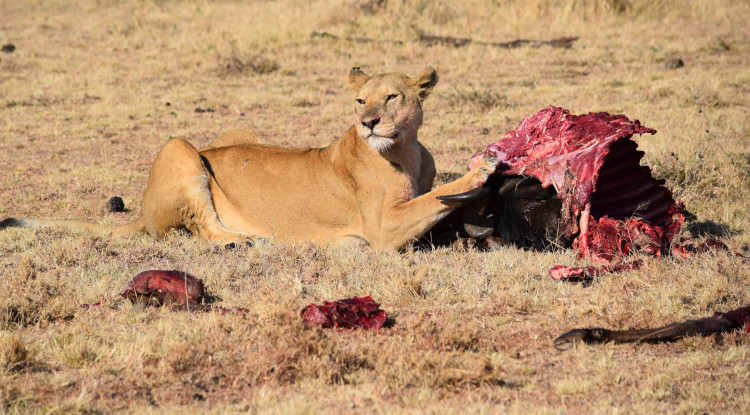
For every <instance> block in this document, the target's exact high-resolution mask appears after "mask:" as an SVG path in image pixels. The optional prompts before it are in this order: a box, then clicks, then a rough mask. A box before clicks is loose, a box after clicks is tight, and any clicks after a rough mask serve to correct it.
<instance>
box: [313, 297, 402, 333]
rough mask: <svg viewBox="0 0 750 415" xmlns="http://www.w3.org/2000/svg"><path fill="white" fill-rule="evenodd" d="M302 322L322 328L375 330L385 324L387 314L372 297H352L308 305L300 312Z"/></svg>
mask: <svg viewBox="0 0 750 415" xmlns="http://www.w3.org/2000/svg"><path fill="white" fill-rule="evenodd" d="M300 316H301V317H302V319H303V320H305V321H306V322H308V323H310V324H315V325H318V326H321V327H323V328H331V327H342V328H363V329H377V328H380V327H382V326H383V324H385V319H386V317H388V314H387V313H386V312H385V311H383V310H381V309H380V304H378V303H376V302H375V301H373V299H372V297H370V296H367V297H361V298H360V297H354V298H347V299H343V300H338V301H334V302H328V301H326V302H324V304H323V305H315V304H310V305H308V306H307V307H305V308H303V309H302V311H301V312H300Z"/></svg>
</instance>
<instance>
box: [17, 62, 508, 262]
mask: <svg viewBox="0 0 750 415" xmlns="http://www.w3.org/2000/svg"><path fill="white" fill-rule="evenodd" d="M348 79H349V84H350V86H351V88H352V89H353V90H354V91H355V92H356V94H357V95H356V98H355V125H354V126H353V127H351V128H350V129H349V130H348V131H347V132H346V133H344V135H343V136H342V137H341V138H339V139H338V140H336V141H334V142H333V143H332V144H330V145H329V146H328V147H325V148H304V149H288V148H281V147H274V146H267V145H262V144H259V143H258V142H259V140H258V138H257V136H256V135H255V134H254V133H253V132H252V131H249V130H237V131H232V132H230V133H227V134H224V135H223V136H221V137H219V138H218V139H217V140H216V141H215V142H214V143H212V144H211V146H209V147H208V148H206V149H203V150H201V151H198V150H197V149H195V148H194V147H193V146H192V145H191V144H190V143H188V142H187V141H185V140H183V139H173V140H170V141H169V142H168V143H167V144H166V145H165V146H164V147H163V148H162V150H161V151H160V152H159V154H158V155H157V157H156V160H155V161H154V164H153V166H152V168H151V171H150V174H149V179H148V186H147V189H146V192H145V194H144V197H143V202H142V218H140V219H139V220H137V221H136V222H134V223H132V224H128V225H123V226H120V227H104V226H101V225H96V224H91V223H87V222H81V221H45V220H26V221H24V222H25V225H27V226H45V225H63V226H68V227H72V228H89V229H94V230H101V231H110V232H114V233H119V234H128V233H132V232H135V231H147V232H149V233H150V234H154V235H161V234H163V233H164V232H166V231H167V230H169V229H170V228H176V227H184V228H187V229H189V230H190V231H191V232H193V234H195V235H199V236H201V237H203V238H206V239H208V240H211V241H216V242H219V243H232V242H236V241H238V240H242V239H243V238H249V239H261V238H262V239H270V240H274V241H285V242H302V241H310V242H314V243H334V244H345V245H357V246H362V245H370V246H372V247H373V248H374V249H376V250H391V249H400V248H403V247H404V246H406V245H408V244H409V243H411V242H413V241H414V240H415V239H416V238H419V237H420V236H422V235H424V234H425V233H426V232H427V231H428V230H429V229H430V228H431V227H432V226H433V225H434V224H436V223H437V222H438V221H439V220H440V219H442V218H443V217H445V215H447V214H448V213H450V212H451V211H452V210H454V209H455V208H456V207H458V205H457V204H456V203H455V202H453V203H445V202H441V201H439V200H438V199H436V197H437V196H443V195H449V194H455V193H461V192H465V191H468V190H471V189H474V188H476V187H478V186H481V185H482V183H484V181H485V180H486V179H487V175H488V174H489V173H491V172H492V171H493V170H494V167H495V165H494V164H493V163H494V161H492V160H487V161H486V162H484V163H483V164H482V165H480V166H479V167H477V168H475V169H474V170H471V171H469V172H468V173H467V174H466V175H464V176H463V177H461V178H459V179H458V180H456V181H454V182H452V183H449V184H446V185H443V186H441V187H439V188H437V189H435V190H431V188H432V184H433V180H434V177H435V164H434V161H433V158H432V156H431V155H430V153H429V152H428V151H427V149H425V147H424V146H422V144H420V143H419V141H418V140H417V131H418V129H419V127H420V126H421V124H422V101H423V100H424V99H425V98H426V97H427V96H428V95H429V93H430V91H431V90H432V88H433V87H434V86H435V84H436V83H437V80H438V77H437V73H436V72H435V70H434V69H432V68H429V67H428V68H426V69H425V70H424V71H423V72H422V73H421V74H419V75H418V76H417V77H415V78H409V77H407V76H406V75H404V74H400V73H387V74H380V75H374V76H368V75H366V74H365V73H364V72H362V71H361V70H359V68H354V69H352V71H351V72H350V74H349V78H348Z"/></svg>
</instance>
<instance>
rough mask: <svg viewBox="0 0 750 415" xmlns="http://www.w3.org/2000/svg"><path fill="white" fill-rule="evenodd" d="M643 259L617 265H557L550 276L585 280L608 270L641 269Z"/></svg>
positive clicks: (561, 278)
mask: <svg viewBox="0 0 750 415" xmlns="http://www.w3.org/2000/svg"><path fill="white" fill-rule="evenodd" d="M642 266H643V261H641V260H636V261H632V262H625V263H622V264H617V265H604V266H601V267H567V266H565V265H555V266H554V267H552V268H550V270H549V275H550V277H552V278H554V279H556V280H568V281H583V280H587V279H591V278H594V277H597V276H599V275H601V274H604V273H606V272H620V271H630V270H634V269H640V268H641V267H642Z"/></svg>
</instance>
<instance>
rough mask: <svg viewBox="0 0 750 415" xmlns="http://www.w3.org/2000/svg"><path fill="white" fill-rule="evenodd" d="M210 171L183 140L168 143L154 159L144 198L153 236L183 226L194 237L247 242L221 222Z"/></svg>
mask: <svg viewBox="0 0 750 415" xmlns="http://www.w3.org/2000/svg"><path fill="white" fill-rule="evenodd" d="M211 180H212V178H211V174H210V171H209V168H207V166H206V165H205V164H204V162H203V160H202V158H201V156H200V154H199V153H198V151H197V150H196V149H195V147H193V146H192V144H190V143H188V142H187V141H185V140H183V139H179V138H176V139H173V140H170V141H169V142H167V144H166V145H164V147H163V148H162V149H161V151H160V152H159V154H158V155H157V156H156V160H154V164H153V165H152V167H151V172H150V173H149V177H148V186H147V188H146V193H145V194H144V195H143V206H142V210H143V218H144V220H145V224H146V229H147V230H148V232H149V233H151V234H156V235H162V234H164V233H165V232H166V231H167V230H169V229H170V228H181V227H184V228H186V229H188V230H189V231H190V232H192V233H193V235H195V236H200V237H202V238H205V239H208V240H210V241H215V242H218V243H221V244H223V245H230V244H233V243H236V242H239V241H241V240H243V239H247V235H245V234H243V233H241V232H233V231H231V230H229V229H227V227H226V226H224V224H222V223H221V221H220V219H219V216H218V214H217V213H216V209H215V207H214V204H213V201H212V198H211V191H210V190H209V182H210V181H211Z"/></svg>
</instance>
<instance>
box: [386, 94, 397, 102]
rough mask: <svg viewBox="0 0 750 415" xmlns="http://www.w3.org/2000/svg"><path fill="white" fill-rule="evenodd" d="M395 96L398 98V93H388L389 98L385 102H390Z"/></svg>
mask: <svg viewBox="0 0 750 415" xmlns="http://www.w3.org/2000/svg"><path fill="white" fill-rule="evenodd" d="M394 98H398V94H391V95H388V98H386V99H385V102H388V101H390V100H392V99H394Z"/></svg>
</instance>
